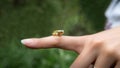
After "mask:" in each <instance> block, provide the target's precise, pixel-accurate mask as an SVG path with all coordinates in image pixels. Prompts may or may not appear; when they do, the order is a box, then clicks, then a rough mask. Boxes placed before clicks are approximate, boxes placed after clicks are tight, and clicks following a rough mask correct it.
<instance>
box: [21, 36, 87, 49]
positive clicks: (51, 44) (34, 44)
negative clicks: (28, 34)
mask: <svg viewBox="0 0 120 68" xmlns="http://www.w3.org/2000/svg"><path fill="white" fill-rule="evenodd" d="M84 41H85V39H84V37H75V36H61V37H57V36H49V37H43V38H29V39H24V40H22V41H21V42H22V43H23V44H24V45H26V46H27V47H30V48H62V49H67V50H74V51H75V50H77V49H78V48H82V47H81V46H82V45H83V43H84ZM79 50H80V49H79Z"/></svg>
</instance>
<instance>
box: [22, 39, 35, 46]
mask: <svg viewBox="0 0 120 68" xmlns="http://www.w3.org/2000/svg"><path fill="white" fill-rule="evenodd" d="M21 43H22V44H24V45H27V44H28V45H30V44H32V43H33V40H32V39H23V40H21Z"/></svg>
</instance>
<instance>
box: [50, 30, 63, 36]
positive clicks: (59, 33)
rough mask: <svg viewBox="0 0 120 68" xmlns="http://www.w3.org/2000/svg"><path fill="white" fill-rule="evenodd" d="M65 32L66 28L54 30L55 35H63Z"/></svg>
mask: <svg viewBox="0 0 120 68" xmlns="http://www.w3.org/2000/svg"><path fill="white" fill-rule="evenodd" d="M63 34H64V30H55V31H53V33H52V35H53V36H62V35H63Z"/></svg>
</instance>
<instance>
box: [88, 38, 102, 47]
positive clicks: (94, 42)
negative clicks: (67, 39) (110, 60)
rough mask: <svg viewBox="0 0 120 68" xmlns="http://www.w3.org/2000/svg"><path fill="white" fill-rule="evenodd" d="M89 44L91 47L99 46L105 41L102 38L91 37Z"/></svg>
mask: <svg viewBox="0 0 120 68" xmlns="http://www.w3.org/2000/svg"><path fill="white" fill-rule="evenodd" d="M87 45H90V47H91V48H99V47H101V45H103V41H102V40H100V39H95V38H89V39H88V42H87Z"/></svg>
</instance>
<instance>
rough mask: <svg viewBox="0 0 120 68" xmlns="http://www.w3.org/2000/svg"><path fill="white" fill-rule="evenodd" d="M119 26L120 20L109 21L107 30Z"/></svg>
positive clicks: (106, 26)
mask: <svg viewBox="0 0 120 68" xmlns="http://www.w3.org/2000/svg"><path fill="white" fill-rule="evenodd" d="M118 26H120V22H107V23H106V25H105V29H106V30H107V29H111V28H114V27H118Z"/></svg>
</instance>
